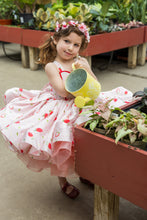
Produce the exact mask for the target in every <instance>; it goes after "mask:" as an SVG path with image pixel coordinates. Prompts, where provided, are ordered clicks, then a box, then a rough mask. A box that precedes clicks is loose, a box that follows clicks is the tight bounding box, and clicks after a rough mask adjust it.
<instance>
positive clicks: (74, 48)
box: [54, 32, 82, 61]
mask: <svg viewBox="0 0 147 220" xmlns="http://www.w3.org/2000/svg"><path fill="white" fill-rule="evenodd" d="M54 43H55V44H56V50H57V57H58V58H59V59H62V60H67V61H68V60H72V59H73V58H75V57H76V56H77V54H78V52H79V50H80V47H81V44H82V37H80V36H79V35H77V34H76V33H74V32H72V33H70V35H68V36H66V37H61V38H60V39H59V40H58V41H55V40H54Z"/></svg>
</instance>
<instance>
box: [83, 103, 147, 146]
mask: <svg viewBox="0 0 147 220" xmlns="http://www.w3.org/2000/svg"><path fill="white" fill-rule="evenodd" d="M109 102H111V100H109V101H108V102H106V103H99V104H94V105H92V106H88V108H89V110H88V111H85V112H84V111H83V113H81V114H88V115H90V116H89V117H90V119H89V120H88V121H87V122H86V123H85V126H84V127H87V128H89V129H90V130H91V131H97V130H99V129H102V130H103V133H104V134H105V135H106V136H111V137H112V138H115V143H116V144H117V143H118V141H120V140H121V141H124V140H129V141H130V144H133V143H134V142H135V141H136V140H142V141H144V142H147V115H146V114H145V113H142V112H140V111H138V110H136V109H130V110H129V111H128V112H125V111H122V110H121V109H119V108H114V109H110V108H109Z"/></svg>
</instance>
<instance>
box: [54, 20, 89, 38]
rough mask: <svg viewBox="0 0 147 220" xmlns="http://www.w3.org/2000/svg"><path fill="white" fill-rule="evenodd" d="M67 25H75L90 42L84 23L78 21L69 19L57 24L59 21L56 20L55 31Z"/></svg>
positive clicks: (65, 27)
mask: <svg viewBox="0 0 147 220" xmlns="http://www.w3.org/2000/svg"><path fill="white" fill-rule="evenodd" d="M69 26H74V27H75V26H76V27H77V28H78V29H79V30H80V31H81V32H82V33H83V34H84V35H85V38H86V39H87V41H88V42H90V36H89V32H88V28H87V26H86V25H85V24H84V23H81V24H79V23H78V21H73V20H70V21H69V22H66V21H63V22H62V23H61V24H59V22H58V21H57V22H56V28H55V31H56V32H58V31H59V30H60V29H62V30H65V29H67V28H68V27H69Z"/></svg>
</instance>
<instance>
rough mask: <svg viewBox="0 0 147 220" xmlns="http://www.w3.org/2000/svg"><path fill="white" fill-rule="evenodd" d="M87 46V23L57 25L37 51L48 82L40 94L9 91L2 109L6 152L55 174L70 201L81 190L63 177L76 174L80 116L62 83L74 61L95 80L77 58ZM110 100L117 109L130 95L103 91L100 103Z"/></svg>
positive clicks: (0, 118)
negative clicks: (75, 125)
mask: <svg viewBox="0 0 147 220" xmlns="http://www.w3.org/2000/svg"><path fill="white" fill-rule="evenodd" d="M88 42H89V33H88V29H87V27H86V25H85V24H83V23H82V24H80V23H79V22H78V21H74V20H63V21H61V22H60V23H58V22H57V25H56V32H55V34H54V36H53V37H50V38H49V39H48V41H47V42H45V44H44V45H42V46H41V47H40V55H39V63H40V64H42V65H44V67H45V72H46V74H47V76H48V78H49V83H48V84H47V85H46V86H45V87H44V88H43V89H42V90H41V91H39V90H25V89H22V88H12V89H9V90H7V91H6V93H5V102H6V106H5V107H4V108H3V109H1V110H0V130H1V132H2V134H3V136H4V138H5V139H6V140H7V142H8V143H9V148H10V149H11V150H13V151H14V152H16V153H17V155H18V157H19V158H20V159H21V160H22V161H23V162H24V163H25V164H26V166H27V167H28V168H29V169H31V170H33V171H38V172H39V171H42V170H43V169H47V168H50V171H51V175H56V176H58V179H59V184H60V187H61V189H62V191H63V192H64V193H65V194H66V195H67V196H69V197H70V198H72V199H74V198H76V197H77V196H78V195H79V190H78V189H77V188H76V187H75V186H73V185H71V184H70V183H69V182H68V181H67V179H66V177H67V176H69V175H71V174H74V136H73V128H74V124H75V123H77V121H78V123H80V120H79V118H80V117H79V109H78V108H77V107H76V106H75V104H74V97H73V96H72V95H71V94H69V93H68V92H67V91H66V90H65V87H64V82H65V79H66V78H67V76H68V74H70V72H71V71H72V64H73V63H75V67H76V68H79V67H82V68H85V69H86V70H87V71H88V72H89V73H90V74H91V75H92V76H93V77H94V78H96V77H95V75H94V74H93V72H92V71H91V69H90V66H89V64H88V62H87V61H86V59H85V58H81V57H79V58H78V59H77V57H78V54H79V52H81V50H83V49H85V48H86V47H87V44H88ZM109 96H110V97H114V98H115V97H117V99H119V100H121V103H119V105H121V104H123V103H124V102H125V101H128V99H129V98H130V97H131V96H132V94H131V93H130V92H129V91H127V90H125V89H123V88H117V89H116V90H114V91H111V92H109V93H107V92H106V93H101V97H102V98H104V99H107V98H108V97H109ZM124 96H125V98H124ZM118 97H120V98H118ZM121 97H122V99H121ZM114 103H116V100H114ZM114 103H112V104H114Z"/></svg>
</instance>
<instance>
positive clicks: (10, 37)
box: [0, 25, 22, 44]
mask: <svg viewBox="0 0 147 220" xmlns="http://www.w3.org/2000/svg"><path fill="white" fill-rule="evenodd" d="M0 41H4V42H11V43H17V44H21V42H22V28H19V27H11V26H5V25H0Z"/></svg>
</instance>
